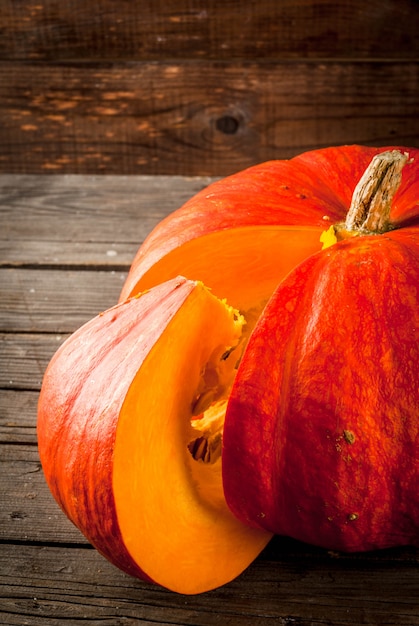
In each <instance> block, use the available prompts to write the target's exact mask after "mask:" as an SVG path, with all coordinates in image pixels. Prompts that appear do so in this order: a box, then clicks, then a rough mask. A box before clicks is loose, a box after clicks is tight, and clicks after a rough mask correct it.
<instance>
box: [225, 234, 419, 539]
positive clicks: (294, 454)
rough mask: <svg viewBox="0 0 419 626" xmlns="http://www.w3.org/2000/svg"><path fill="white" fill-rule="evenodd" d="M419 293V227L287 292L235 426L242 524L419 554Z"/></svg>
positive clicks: (234, 504) (242, 375)
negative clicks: (417, 547) (417, 548)
mask: <svg viewBox="0 0 419 626" xmlns="http://www.w3.org/2000/svg"><path fill="white" fill-rule="evenodd" d="M418 286H419V228H418V227H411V228H406V229H400V230H394V231H391V232H389V233H387V234H385V235H380V236H367V237H359V238H356V239H350V240H346V241H343V242H340V243H337V244H335V245H334V246H332V247H330V248H328V249H327V250H325V251H323V252H320V253H318V254H317V255H314V256H312V257H311V258H309V259H308V260H307V261H305V262H304V263H303V264H301V265H300V266H299V267H298V268H296V269H295V270H294V271H293V272H292V273H291V274H290V275H289V276H288V277H287V279H285V280H284V281H283V282H282V283H281V284H280V285H279V287H278V289H277V291H276V292H275V294H274V295H273V296H272V299H271V300H270V302H269V303H268V305H267V307H266V309H265V311H264V313H263V315H262V316H261V318H260V319H259V321H258V323H257V325H256V327H255V330H254V332H253V334H252V336H251V338H250V340H249V343H248V346H247V350H246V353H245V355H244V357H243V359H242V362H241V364H240V368H239V371H238V373H237V376H236V379H235V383H234V385H233V389H232V392H231V394H230V398H229V404H228V408H227V413H226V421H225V426H224V451H223V458H224V463H223V471H224V489H225V494H226V498H227V502H228V503H229V506H230V507H231V509H232V510H233V512H234V513H235V514H236V515H237V516H238V517H239V519H241V520H242V521H243V522H245V523H249V524H252V525H255V526H258V527H260V528H265V529H269V530H270V531H271V532H273V533H276V534H283V535H288V536H291V537H294V538H297V539H300V540H303V541H306V542H309V543H311V544H315V545H321V546H323V547H326V548H329V549H339V550H346V551H355V550H370V549H376V548H385V547H389V546H396V545H406V544H419V503H418V499H417V486H418V484H419V466H418V453H419V448H418V446H419V415H418V407H419V369H418V362H419V342H418V332H419V290H418ZM243 450H246V451H247V453H246V454H243ZM242 484H246V485H247V488H246V492H245V493H244V492H243V491H242V490H241V488H240V485H242Z"/></svg>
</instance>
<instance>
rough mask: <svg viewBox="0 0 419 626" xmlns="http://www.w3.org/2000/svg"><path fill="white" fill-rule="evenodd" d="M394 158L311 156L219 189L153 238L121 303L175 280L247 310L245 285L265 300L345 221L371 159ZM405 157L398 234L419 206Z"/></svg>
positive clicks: (417, 155)
mask: <svg viewBox="0 0 419 626" xmlns="http://www.w3.org/2000/svg"><path fill="white" fill-rule="evenodd" d="M393 149H398V148H397V147H387V148H386V147H383V148H372V147H365V146H358V145H353V146H340V147H332V148H325V149H322V150H312V151H309V152H305V153H303V154H301V155H298V156H296V157H294V158H292V159H290V160H287V161H285V160H277V161H268V162H266V163H261V164H258V165H255V166H253V167H250V168H248V169H246V170H243V171H241V172H238V173H237V174H233V175H231V176H228V177H227V178H224V179H222V180H220V181H216V182H214V183H212V184H211V185H209V186H208V187H206V188H205V189H203V190H202V191H201V192H199V193H198V194H196V195H195V196H194V197H192V198H191V199H190V200H188V201H187V202H186V203H185V204H184V205H183V206H182V207H181V208H179V209H178V210H177V211H174V212H173V213H171V214H170V215H169V216H168V217H167V218H165V219H164V220H162V221H161V222H160V223H159V224H158V225H157V226H156V227H155V228H154V229H153V231H152V232H151V233H150V235H149V236H148V237H147V239H146V240H145V241H144V243H143V244H142V245H141V246H140V248H139V250H138V252H137V254H136V256H135V258H134V260H133V263H132V266H131V269H130V272H129V275H128V277H127V280H126V282H125V284H124V286H123V289H122V292H121V295H120V300H121V301H123V300H125V299H126V298H127V297H129V296H132V295H135V294H136V293H138V292H139V291H142V290H144V289H149V288H150V287H151V286H153V285H155V284H157V283H160V282H163V281H165V280H167V279H169V278H173V277H174V276H176V275H178V274H182V275H183V276H186V277H187V278H189V279H191V280H201V281H202V282H203V283H204V284H205V285H207V287H209V288H210V289H212V291H213V293H214V294H215V295H216V296H217V297H219V298H227V300H228V301H229V303H230V304H231V305H232V306H234V307H237V308H246V306H247V307H248V308H250V306H249V301H248V299H246V298H244V297H242V294H241V291H240V290H238V289H237V283H238V282H245V283H246V284H247V285H248V287H245V285H243V290H244V289H245V288H246V289H247V290H248V291H249V292H251V293H253V289H252V286H254V285H255V284H256V285H257V284H259V283H261V284H262V287H261V288H260V290H257V289H256V288H255V294H257V296H260V299H261V300H267V299H268V297H269V296H270V295H271V294H272V292H273V290H274V289H275V287H276V285H277V284H278V282H279V281H280V280H282V279H283V278H284V276H285V275H286V274H287V273H288V271H290V270H291V269H292V268H293V267H294V266H295V265H296V264H298V263H299V262H301V261H303V260H304V259H305V258H306V257H307V256H309V255H310V254H313V253H315V252H317V251H318V250H320V248H321V244H320V242H319V236H320V234H321V233H322V231H324V230H325V229H327V228H328V226H329V225H331V224H334V223H336V222H339V221H342V220H344V219H345V217H346V214H347V211H348V209H349V206H350V203H351V197H352V193H353V191H354V188H355V186H356V184H357V182H358V181H359V179H360V178H361V176H362V174H363V172H364V171H365V170H366V168H367V167H368V165H369V163H370V162H371V159H372V158H373V157H374V156H375V155H376V154H378V153H380V152H383V151H385V150H393ZM400 150H401V151H404V150H408V151H409V154H410V156H411V157H412V158H413V159H415V161H416V165H412V166H410V165H409V166H406V167H405V172H404V173H403V189H401V190H400V193H399V194H398V195H397V198H396V201H395V205H394V207H393V212H392V217H393V219H394V221H395V223H396V224H398V223H399V220H400V219H402V218H403V219H407V218H408V215H409V212H411V213H412V215H414V214H415V211H416V209H415V208H414V207H415V206H417V191H416V190H417V187H416V185H417V162H418V159H419V151H418V150H417V149H411V148H409V149H407V148H403V147H402V148H400ZM269 237H271V238H274V239H273V241H272V242H271V239H270V238H269ZM194 242H195V243H196V245H195V243H194ZM298 248H301V249H300V250H298ZM250 304H251V305H252V306H254V305H255V302H253V303H250ZM256 304H259V303H256Z"/></svg>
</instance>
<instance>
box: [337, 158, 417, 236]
mask: <svg viewBox="0 0 419 626" xmlns="http://www.w3.org/2000/svg"><path fill="white" fill-rule="evenodd" d="M408 161H409V155H408V154H406V153H402V152H400V151H399V150H388V151H386V152H381V153H380V154H377V155H376V156H375V157H374V158H373V159H372V161H371V163H370V164H369V166H368V167H367V169H366V170H365V172H364V174H363V176H362V178H361V180H360V181H359V183H358V184H357V186H356V187H355V190H354V193H353V196H352V202H351V206H350V209H349V211H348V215H347V217H346V221H345V224H344V228H345V230H346V231H349V232H353V231H356V232H357V233H360V232H361V233H365V234H380V233H383V232H386V231H387V230H389V229H390V228H391V225H390V210H391V205H392V202H393V198H394V196H395V195H396V192H397V190H398V188H399V186H400V183H401V180H402V169H403V167H404V166H405V165H406V163H407V162H408Z"/></svg>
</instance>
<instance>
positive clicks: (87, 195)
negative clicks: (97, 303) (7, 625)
mask: <svg viewBox="0 0 419 626" xmlns="http://www.w3.org/2000/svg"><path fill="white" fill-rule="evenodd" d="M212 180H213V179H210V178H206V177H202V178H201V177H193V178H187V177H181V176H175V177H167V176H159V177H151V176H99V177H98V176H80V175H67V176H62V175H54V176H48V175H44V176H30V175H27V176H25V175H18V174H15V175H13V174H2V175H0V266H1V265H15V266H19V265H32V266H37V265H39V266H45V265H47V266H57V267H60V266H69V265H74V266H86V267H88V266H89V265H91V266H93V267H98V266H99V267H109V268H110V269H112V267H121V266H124V267H126V268H128V267H129V265H130V263H131V261H132V259H133V257H134V254H135V252H136V251H137V248H138V247H139V245H140V244H141V243H142V241H143V240H144V238H145V237H146V236H147V235H148V233H149V232H150V231H151V230H152V228H153V227H154V226H155V225H156V224H157V223H158V222H159V221H160V220H162V219H163V218H164V217H166V215H167V214H168V213H170V212H172V211H174V210H175V209H177V208H179V207H180V206H181V205H182V204H183V203H184V202H185V201H186V200H187V199H189V198H190V197H191V196H193V195H195V194H196V193H197V192H198V191H200V190H201V189H202V188H204V187H206V186H207V185H208V184H210V182H212Z"/></svg>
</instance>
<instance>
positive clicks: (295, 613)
mask: <svg viewBox="0 0 419 626" xmlns="http://www.w3.org/2000/svg"><path fill="white" fill-rule="evenodd" d="M287 546H288V544H287V542H284V541H278V542H277V543H276V546H275V548H273V549H272V548H271V549H270V552H268V553H267V554H266V555H265V556H262V557H260V558H258V559H257V560H256V561H255V562H254V563H253V564H252V565H251V566H250V567H249V568H248V569H247V570H246V572H244V573H243V574H242V575H241V576H240V577H239V578H238V579H236V580H235V581H233V582H231V583H229V584H228V585H225V586H224V587H222V588H220V589H216V590H214V591H211V592H208V593H205V594H201V595H198V596H182V595H175V594H173V593H170V592H167V591H165V590H163V589H161V588H160V587H158V586H153V585H150V584H147V583H143V582H141V581H139V580H136V579H133V578H130V577H128V576H127V575H125V574H123V573H122V572H119V571H118V570H116V569H115V568H114V567H113V566H111V565H110V564H109V563H108V562H107V561H105V560H104V559H103V558H102V557H101V556H100V555H99V554H98V553H97V552H96V551H95V550H91V549H87V548H86V549H84V548H82V547H74V548H70V547H65V546H57V547H54V546H13V545H6V546H4V549H3V550H2V551H1V552H0V582H1V583H2V585H1V586H0V594H1V595H0V607H1V608H0V619H2V620H3V621H2V624H10V625H12V624H19V625H22V624H28V625H30V626H35V625H36V626H39V625H43V626H46V625H47V624H48V625H49V626H53V625H54V626H55V625H56V624H60V625H63V624H75V623H78V622H80V621H83V623H88V624H99V623H100V624H105V625H109V626H114V625H115V624H137V623H141V624H150V625H151V624H178V625H180V624H182V625H187V624H188V625H189V624H190V625H193V626H212V625H214V626H215V625H216V624H223V625H224V624H226V625H230V626H233V625H237V626H245V625H246V626H247V625H248V624H250V623H251V624H252V625H253V624H255V625H256V626H265V625H266V626H269V625H270V624H280V625H282V626H296V625H298V626H314V625H315V626H359V625H360V624H364V625H370V626H417V624H418V620H419V609H418V605H417V601H416V597H417V596H415V592H416V591H417V588H418V587H417V586H418V582H419V580H418V577H419V574H418V568H417V564H415V563H413V562H406V563H405V565H404V566H400V564H399V563H398V562H395V563H392V562H391V561H388V560H386V561H383V562H382V563H380V562H377V561H376V560H372V559H365V560H361V561H360V562H356V561H352V562H345V563H344V564H343V565H342V564H341V563H340V562H339V561H338V560H337V559H336V558H334V557H332V556H330V555H327V554H322V555H318V556H317V558H312V559H311V560H310V561H309V560H307V559H306V558H305V557H304V555H301V553H300V554H299V547H295V546H293V544H291V548H290V547H287ZM214 567H216V563H215V564H214ZM19 619H20V620H21V621H18V620H19ZM23 620H24V621H23Z"/></svg>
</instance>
